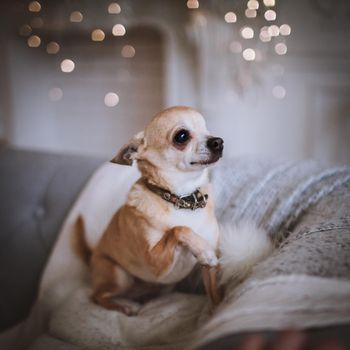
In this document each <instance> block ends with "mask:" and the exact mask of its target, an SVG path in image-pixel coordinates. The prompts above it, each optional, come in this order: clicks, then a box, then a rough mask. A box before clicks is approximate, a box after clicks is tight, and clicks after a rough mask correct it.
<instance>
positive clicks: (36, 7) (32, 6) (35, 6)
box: [28, 1, 41, 12]
mask: <svg viewBox="0 0 350 350" xmlns="http://www.w3.org/2000/svg"><path fill="white" fill-rule="evenodd" d="M28 10H29V11H30V12H40V10H41V5H40V2H39V1H32V2H30V3H29V5H28Z"/></svg>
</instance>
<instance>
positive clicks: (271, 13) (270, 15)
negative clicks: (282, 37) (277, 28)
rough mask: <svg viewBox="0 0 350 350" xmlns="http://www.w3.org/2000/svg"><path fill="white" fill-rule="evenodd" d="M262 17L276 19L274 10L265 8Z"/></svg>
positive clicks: (269, 19) (268, 19)
mask: <svg viewBox="0 0 350 350" xmlns="http://www.w3.org/2000/svg"><path fill="white" fill-rule="evenodd" d="M264 17H265V19H266V20H267V21H274V20H275V19H276V12H275V11H274V10H267V11H266V12H265V14H264Z"/></svg>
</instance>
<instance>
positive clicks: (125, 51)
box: [122, 45, 136, 58]
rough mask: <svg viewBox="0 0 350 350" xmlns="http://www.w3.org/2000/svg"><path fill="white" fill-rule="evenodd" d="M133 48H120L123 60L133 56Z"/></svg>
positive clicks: (128, 46)
mask: <svg viewBox="0 0 350 350" xmlns="http://www.w3.org/2000/svg"><path fill="white" fill-rule="evenodd" d="M135 53H136V51H135V48H134V47H133V46H131V45H125V46H123V48H122V56H123V57H125V58H132V57H134V56H135Z"/></svg>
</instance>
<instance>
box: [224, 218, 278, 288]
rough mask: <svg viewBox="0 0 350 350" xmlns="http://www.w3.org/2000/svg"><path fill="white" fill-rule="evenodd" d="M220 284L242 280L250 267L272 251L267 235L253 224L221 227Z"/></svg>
mask: <svg viewBox="0 0 350 350" xmlns="http://www.w3.org/2000/svg"><path fill="white" fill-rule="evenodd" d="M220 231H221V237H220V264H221V268H222V275H221V281H220V282H221V283H222V284H224V283H226V282H227V281H228V280H229V279H231V278H233V279H235V280H237V281H240V280H242V279H243V278H244V277H246V276H247V275H248V274H249V272H250V271H251V269H252V267H253V266H254V265H256V264H257V263H258V262H260V261H261V260H263V259H264V258H265V257H266V256H267V255H268V254H269V253H270V252H271V251H272V249H273V244H272V241H271V239H270V238H269V237H268V235H267V233H266V232H265V231H264V230H263V229H260V228H257V227H256V226H255V225H253V224H249V223H248V224H241V225H239V226H232V225H228V224H226V225H222V226H221V228H220Z"/></svg>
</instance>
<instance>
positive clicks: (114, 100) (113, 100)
mask: <svg viewBox="0 0 350 350" xmlns="http://www.w3.org/2000/svg"><path fill="white" fill-rule="evenodd" d="M104 102H105V105H106V106H107V107H115V106H116V105H117V104H118V103H119V96H118V95H117V94H116V93H115V92H108V93H107V94H106V95H105V99H104Z"/></svg>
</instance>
